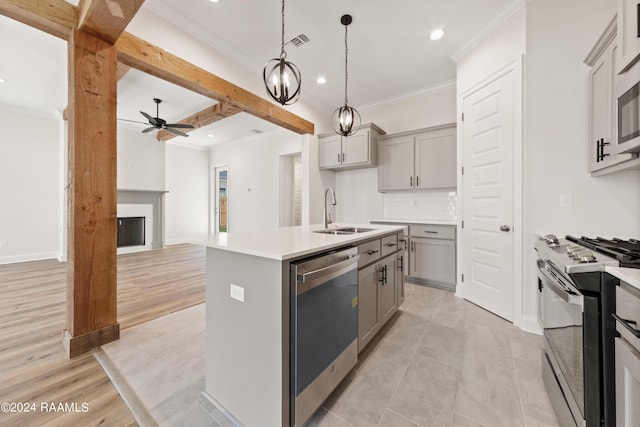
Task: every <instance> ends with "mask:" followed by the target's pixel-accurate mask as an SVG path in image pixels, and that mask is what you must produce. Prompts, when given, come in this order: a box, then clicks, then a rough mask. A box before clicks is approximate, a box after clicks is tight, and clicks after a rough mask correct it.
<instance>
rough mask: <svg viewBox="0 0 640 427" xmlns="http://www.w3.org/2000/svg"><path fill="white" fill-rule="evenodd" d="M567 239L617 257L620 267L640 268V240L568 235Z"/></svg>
mask: <svg viewBox="0 0 640 427" xmlns="http://www.w3.org/2000/svg"><path fill="white" fill-rule="evenodd" d="M567 240H569V241H571V242H574V243H577V244H579V245H582V246H584V247H586V248H589V249H591V250H593V251H596V252H600V253H602V254H605V255H608V256H610V257H612V258H615V259H616V260H618V262H619V263H620V267H630V268H640V240H637V239H629V240H623V239H617V238H613V239H605V238H602V237H596V238H591V237H585V236H581V237H574V236H567Z"/></svg>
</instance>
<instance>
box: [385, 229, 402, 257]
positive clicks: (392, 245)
mask: <svg viewBox="0 0 640 427" xmlns="http://www.w3.org/2000/svg"><path fill="white" fill-rule="evenodd" d="M397 250H398V235H397V234H394V235H393V236H387V237H384V238H383V239H382V255H381V256H383V257H385V256H387V255H389V254H392V253H394V252H396V251H397Z"/></svg>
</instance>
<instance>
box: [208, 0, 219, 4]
mask: <svg viewBox="0 0 640 427" xmlns="http://www.w3.org/2000/svg"><path fill="white" fill-rule="evenodd" d="M209 1H210V2H211V3H218V2H219V1H220V0H209Z"/></svg>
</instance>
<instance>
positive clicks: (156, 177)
mask: <svg viewBox="0 0 640 427" xmlns="http://www.w3.org/2000/svg"><path fill="white" fill-rule="evenodd" d="M166 146H167V143H165V142H159V141H157V140H156V132H151V133H148V134H143V133H140V131H135V130H132V129H128V128H125V127H121V126H119V127H118V153H117V157H118V180H117V181H118V189H119V190H156V191H161V190H164V186H165V161H164V158H165V147H166Z"/></svg>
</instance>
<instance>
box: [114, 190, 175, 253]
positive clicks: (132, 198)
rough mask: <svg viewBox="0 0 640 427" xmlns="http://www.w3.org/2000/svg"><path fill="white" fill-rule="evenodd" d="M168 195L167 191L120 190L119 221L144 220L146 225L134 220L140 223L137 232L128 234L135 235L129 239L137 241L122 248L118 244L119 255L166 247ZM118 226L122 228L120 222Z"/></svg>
mask: <svg viewBox="0 0 640 427" xmlns="http://www.w3.org/2000/svg"><path fill="white" fill-rule="evenodd" d="M166 193H167V192H166V191H152V190H129V189H119V190H118V215H117V217H118V221H119V220H120V219H123V218H144V223H141V221H140V220H133V222H137V223H138V224H137V225H136V226H135V227H136V228H137V231H136V232H134V231H132V230H127V232H128V233H130V234H131V233H133V235H131V236H129V237H132V238H135V239H137V240H133V241H132V242H131V245H127V246H124V245H123V246H121V245H120V243H121V242H118V254H125V253H132V252H141V251H148V250H152V249H161V248H163V247H164V195H165V194H166ZM117 225H118V228H120V223H119V222H118V223H117ZM126 225H127V226H129V225H130V224H126ZM123 226H124V225H123ZM140 228H142V230H140ZM142 233H144V235H142ZM127 238H128V237H127ZM141 242H143V243H141ZM132 245H133V246H132Z"/></svg>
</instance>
